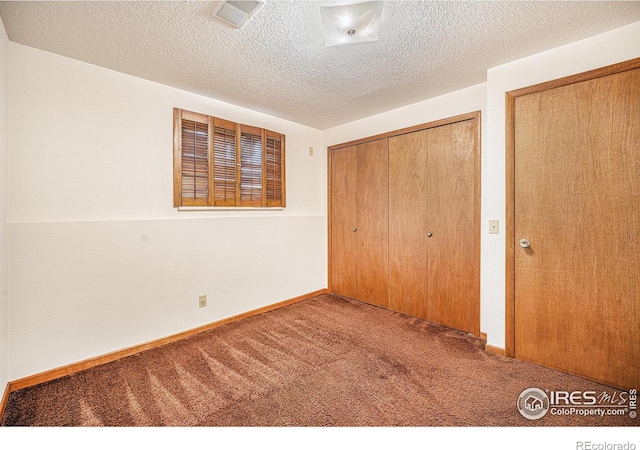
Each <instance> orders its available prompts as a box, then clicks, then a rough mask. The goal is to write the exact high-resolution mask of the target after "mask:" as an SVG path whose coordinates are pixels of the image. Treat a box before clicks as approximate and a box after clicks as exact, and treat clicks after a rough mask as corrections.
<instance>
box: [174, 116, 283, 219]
mask: <svg viewBox="0 0 640 450" xmlns="http://www.w3.org/2000/svg"><path fill="white" fill-rule="evenodd" d="M285 196H286V188H285V136H284V135H283V134H279V133H275V132H273V131H268V130H265V129H263V128H258V127H252V126H249V125H241V124H238V123H235V122H230V121H228V120H224V119H219V118H216V117H211V116H207V115H205V114H199V113H195V112H191V111H186V110H182V109H179V108H174V109H173V205H174V206H175V207H181V206H213V207H216V206H219V207H237V206H246V207H258V208H260V207H266V208H269V207H284V206H285Z"/></svg>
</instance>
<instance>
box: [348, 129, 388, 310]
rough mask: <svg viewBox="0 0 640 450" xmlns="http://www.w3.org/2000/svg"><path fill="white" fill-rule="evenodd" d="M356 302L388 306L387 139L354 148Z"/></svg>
mask: <svg viewBox="0 0 640 450" xmlns="http://www.w3.org/2000/svg"><path fill="white" fill-rule="evenodd" d="M357 158H358V162H357V178H358V187H357V192H358V193H357V215H358V225H357V229H358V231H357V232H356V233H355V234H356V235H357V239H358V270H357V273H358V295H357V297H355V298H357V299H358V300H362V301H364V302H367V303H372V304H374V305H378V306H383V307H388V306H389V250H388V249H389V153H388V139H380V140H377V141H372V142H367V143H364V144H360V145H358V146H357Z"/></svg>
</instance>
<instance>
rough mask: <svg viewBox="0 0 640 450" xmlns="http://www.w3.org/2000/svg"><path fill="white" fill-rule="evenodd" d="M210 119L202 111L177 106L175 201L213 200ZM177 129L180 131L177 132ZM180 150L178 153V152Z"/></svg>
mask: <svg viewBox="0 0 640 450" xmlns="http://www.w3.org/2000/svg"><path fill="white" fill-rule="evenodd" d="M209 128H210V120H209V119H208V117H207V116H203V115H201V114H195V113H189V112H187V111H180V110H177V111H175V110H174V145H175V144H176V142H175V139H177V140H178V142H177V149H174V172H175V173H174V204H175V203H177V204H176V206H207V205H209V204H210V194H211V192H210V191H211V190H210V186H209V184H210V180H209V164H210V154H211V152H210V148H209V146H210V139H209V136H210V130H209ZM176 132H177V133H176ZM176 153H177V154H176Z"/></svg>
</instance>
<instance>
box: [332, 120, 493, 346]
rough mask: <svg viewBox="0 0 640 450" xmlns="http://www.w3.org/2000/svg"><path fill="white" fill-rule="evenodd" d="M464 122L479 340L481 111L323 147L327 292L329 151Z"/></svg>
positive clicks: (476, 328) (476, 333)
mask: <svg viewBox="0 0 640 450" xmlns="http://www.w3.org/2000/svg"><path fill="white" fill-rule="evenodd" d="M465 120H473V121H474V122H473V124H474V142H473V144H474V149H473V150H474V180H473V183H474V220H475V223H476V224H477V226H476V227H475V228H476V229H475V232H474V239H475V241H476V243H477V251H476V252H475V255H474V257H475V262H476V267H477V268H478V271H477V272H478V273H477V274H476V275H475V280H474V283H475V285H476V286H477V289H476V290H477V292H478V301H477V302H476V311H475V314H476V317H477V318H478V320H477V322H478V323H477V324H476V326H475V330H474V331H475V332H474V335H476V336H480V228H481V226H480V198H481V192H480V170H481V145H480V143H481V129H482V126H481V125H482V124H481V111H473V112H468V113H464V114H459V115H457V116H452V117H447V118H445V119H439V120H435V121H432V122H427V123H423V124H420V125H414V126H411V127H407V128H401V129H399V130H395V131H389V132H386V133H381V134H376V135H373V136H368V137H364V138H360V139H356V140H353V141H348V142H343V143H341V144H334V145H330V146H328V147H327V235H328V236H327V245H328V252H327V254H328V259H327V292H329V293H331V292H332V291H333V290H332V280H331V257H332V251H331V155H332V153H333V150H339V149H341V148H344V147H351V146H354V145H358V144H363V143H366V142H371V141H376V140H379V139H385V138H391V137H394V136H400V135H402V134H407V133H413V132H416V131H422V130H427V129H429V128H435V127H440V126H444V125H451V124H454V123H457V122H463V121H465Z"/></svg>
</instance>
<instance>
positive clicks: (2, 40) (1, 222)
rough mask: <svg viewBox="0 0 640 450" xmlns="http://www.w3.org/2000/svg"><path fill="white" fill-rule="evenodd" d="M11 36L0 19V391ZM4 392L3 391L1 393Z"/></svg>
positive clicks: (0, 381) (0, 385)
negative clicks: (8, 73) (8, 75)
mask: <svg viewBox="0 0 640 450" xmlns="http://www.w3.org/2000/svg"><path fill="white" fill-rule="evenodd" d="M8 46H9V38H8V37H7V33H6V31H5V29H4V24H3V23H2V19H0V392H4V389H5V386H6V385H7V381H9V377H8V374H9V373H8V365H7V349H8V339H9V336H8V321H7V320H8V319H7V318H8V314H9V311H8V308H9V297H8V285H9V275H8V255H7V89H8V88H7V67H8V55H7V52H8ZM0 395H2V394H0Z"/></svg>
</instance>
